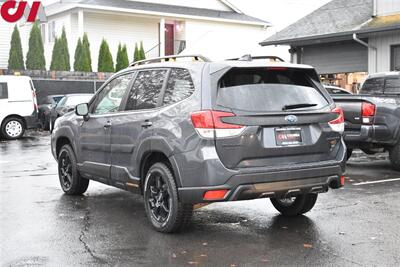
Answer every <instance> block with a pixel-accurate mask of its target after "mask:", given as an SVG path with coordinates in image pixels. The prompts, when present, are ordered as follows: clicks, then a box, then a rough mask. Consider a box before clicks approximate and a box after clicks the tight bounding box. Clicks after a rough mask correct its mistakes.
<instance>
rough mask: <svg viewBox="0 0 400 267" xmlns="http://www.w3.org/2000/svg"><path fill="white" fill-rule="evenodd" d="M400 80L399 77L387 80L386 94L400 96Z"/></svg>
mask: <svg viewBox="0 0 400 267" xmlns="http://www.w3.org/2000/svg"><path fill="white" fill-rule="evenodd" d="M399 93H400V79H399V78H397V77H393V78H387V79H386V83H385V94H399Z"/></svg>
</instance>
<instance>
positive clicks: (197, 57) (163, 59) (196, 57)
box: [129, 55, 211, 67]
mask: <svg viewBox="0 0 400 267" xmlns="http://www.w3.org/2000/svg"><path fill="white" fill-rule="evenodd" d="M178 58H191V59H192V60H194V61H201V62H211V60H209V59H208V58H207V57H205V56H202V55H172V56H165V57H156V58H150V59H144V60H139V61H135V62H132V63H131V64H130V65H129V66H130V67H134V66H140V65H145V64H150V63H160V62H168V61H175V60H176V59H178Z"/></svg>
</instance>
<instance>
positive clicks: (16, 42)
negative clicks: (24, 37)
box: [8, 25, 25, 70]
mask: <svg viewBox="0 0 400 267" xmlns="http://www.w3.org/2000/svg"><path fill="white" fill-rule="evenodd" d="M8 69H9V70H24V69H25V66H24V56H23V53H22V45H21V37H20V35H19V30H18V27H17V25H15V27H14V31H13V33H12V35H11V48H10V54H9V57H8Z"/></svg>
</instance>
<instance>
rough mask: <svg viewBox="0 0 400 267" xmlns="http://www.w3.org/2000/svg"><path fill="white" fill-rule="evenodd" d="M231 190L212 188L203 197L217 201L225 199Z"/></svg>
mask: <svg viewBox="0 0 400 267" xmlns="http://www.w3.org/2000/svg"><path fill="white" fill-rule="evenodd" d="M228 192H229V190H225V189H223V190H212V191H207V192H205V193H204V196H203V199H204V200H208V201H216V200H223V199H225V196H226V194H227V193H228Z"/></svg>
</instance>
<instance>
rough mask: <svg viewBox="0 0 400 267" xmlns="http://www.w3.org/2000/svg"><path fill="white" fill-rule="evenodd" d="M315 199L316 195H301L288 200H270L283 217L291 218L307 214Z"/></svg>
mask: <svg viewBox="0 0 400 267" xmlns="http://www.w3.org/2000/svg"><path fill="white" fill-rule="evenodd" d="M317 198H318V194H303V195H298V196H296V197H289V198H271V202H272V205H274V207H275V208H276V209H277V210H278V211H279V212H280V213H281V214H282V215H283V216H289V217H293V216H299V215H302V214H304V213H307V212H309V211H310V210H311V209H312V208H313V207H314V205H315V203H316V202H317Z"/></svg>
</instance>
